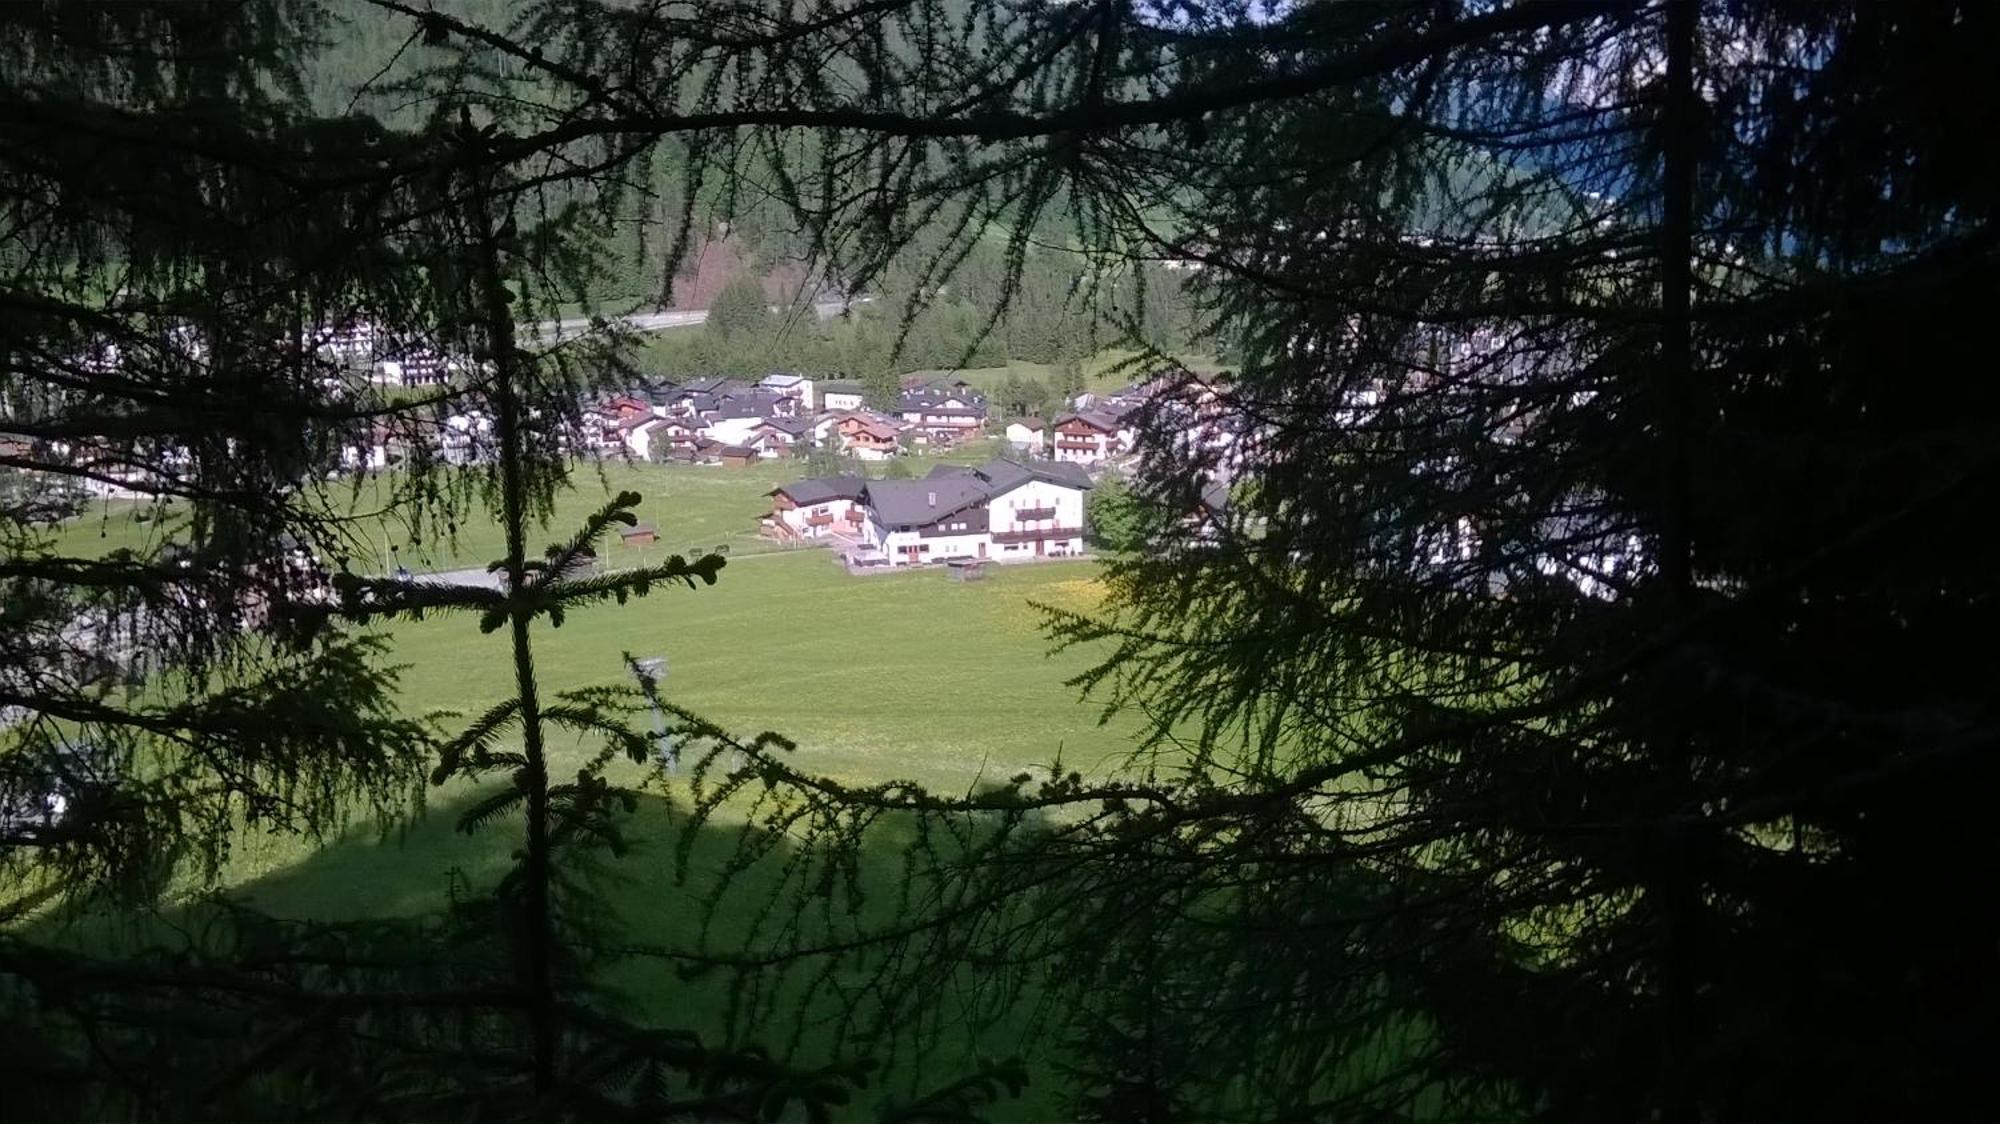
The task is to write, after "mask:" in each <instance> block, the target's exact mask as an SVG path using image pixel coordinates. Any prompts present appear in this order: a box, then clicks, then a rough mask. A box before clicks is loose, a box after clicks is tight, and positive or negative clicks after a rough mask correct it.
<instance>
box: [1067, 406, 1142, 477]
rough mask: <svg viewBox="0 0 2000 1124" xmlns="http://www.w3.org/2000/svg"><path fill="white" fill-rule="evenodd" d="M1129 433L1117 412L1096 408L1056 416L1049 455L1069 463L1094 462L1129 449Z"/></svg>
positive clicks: (1099, 461)
mask: <svg viewBox="0 0 2000 1124" xmlns="http://www.w3.org/2000/svg"><path fill="white" fill-rule="evenodd" d="M1131 440H1132V437H1131V433H1130V431H1129V430H1127V429H1126V428H1125V426H1124V424H1123V422H1122V419H1121V418H1120V417H1119V415H1117V414H1114V413H1112V412H1110V411H1109V410H1106V409H1103V408H1098V409H1092V410H1085V411H1083V412H1081V413H1070V414H1064V415H1062V416H1061V417H1059V418H1057V419H1056V423H1055V433H1054V435H1053V440H1052V441H1051V444H1052V445H1053V446H1054V447H1053V448H1052V449H1051V450H1050V455H1051V456H1053V457H1054V459H1056V460H1058V461H1063V462H1066V463H1069V464H1098V463H1101V462H1103V461H1106V460H1109V459H1110V458H1112V457H1115V456H1117V455H1119V454H1120V453H1124V452H1128V451H1130V448H1131Z"/></svg>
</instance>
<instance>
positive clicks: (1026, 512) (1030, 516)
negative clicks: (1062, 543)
mask: <svg viewBox="0 0 2000 1124" xmlns="http://www.w3.org/2000/svg"><path fill="white" fill-rule="evenodd" d="M1055 517H1056V509H1055V508H1053V507H1024V508H1021V509H1020V510H1018V511H1016V512H1014V518H1016V519H1018V520H1020V521H1021V522H1023V523H1030V522H1035V521H1037V520H1042V519H1054V518H1055Z"/></svg>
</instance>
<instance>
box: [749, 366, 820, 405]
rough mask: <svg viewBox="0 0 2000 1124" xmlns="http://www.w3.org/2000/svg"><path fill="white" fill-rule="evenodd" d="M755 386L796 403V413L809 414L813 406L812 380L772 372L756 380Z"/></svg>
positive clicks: (786, 372)
mask: <svg viewBox="0 0 2000 1124" xmlns="http://www.w3.org/2000/svg"><path fill="white" fill-rule="evenodd" d="M757 385H758V386H759V387H761V388H763V389H765V390H768V391H771V392H772V393H774V394H781V395H783V396H785V397H787V398H790V399H791V400H792V401H794V402H796V403H798V409H797V411H796V412H797V413H799V414H810V413H812V412H813V410H814V408H815V407H814V405H813V380H811V379H809V378H807V377H806V376H804V375H795V374H792V373H791V372H789V371H773V372H771V373H770V374H768V375H765V376H764V377H763V378H761V379H759V380H757Z"/></svg>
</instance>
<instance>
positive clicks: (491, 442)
mask: <svg viewBox="0 0 2000 1124" xmlns="http://www.w3.org/2000/svg"><path fill="white" fill-rule="evenodd" d="M438 451H439V453H440V454H441V455H442V456H443V458H444V461H445V463H446V464H478V463H483V462H485V461H487V460H489V459H491V457H492V456H493V455H494V454H495V453H497V452H498V451H499V443H498V439H497V438H496V437H495V436H494V433H493V419H492V418H490V417H487V416H486V415H485V414H483V413H481V412H479V411H477V410H469V411H467V412H465V413H462V414H452V415H451V416H449V417H447V418H445V419H444V425H443V426H442V427H441V428H440V429H439V431H438Z"/></svg>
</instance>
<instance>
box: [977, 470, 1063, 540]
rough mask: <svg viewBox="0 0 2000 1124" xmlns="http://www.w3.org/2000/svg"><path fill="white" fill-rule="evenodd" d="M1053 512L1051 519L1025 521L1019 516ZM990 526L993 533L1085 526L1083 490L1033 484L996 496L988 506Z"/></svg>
mask: <svg viewBox="0 0 2000 1124" xmlns="http://www.w3.org/2000/svg"><path fill="white" fill-rule="evenodd" d="M1040 508H1054V509H1055V515H1054V517H1053V518H1049V519H1039V520H1024V519H1020V518H1018V517H1017V516H1016V514H1015V513H1016V512H1019V511H1025V510H1034V509H1040ZM986 512H987V526H988V527H989V528H990V529H992V530H994V531H1018V530H1025V529H1028V528H1034V527H1081V526H1083V489H1081V488H1067V487H1064V486H1063V485H1061V484H1051V483H1049V482H1048V481H1046V480H1030V481H1028V482H1027V483H1025V484H1022V485H1020V486H1019V487H1016V488H1011V489H1009V490H1007V491H1005V492H1002V493H1001V494H999V495H997V496H994V497H993V498H992V499H991V500H990V501H988V502H987V505H986Z"/></svg>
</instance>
